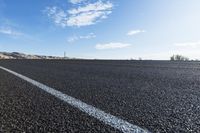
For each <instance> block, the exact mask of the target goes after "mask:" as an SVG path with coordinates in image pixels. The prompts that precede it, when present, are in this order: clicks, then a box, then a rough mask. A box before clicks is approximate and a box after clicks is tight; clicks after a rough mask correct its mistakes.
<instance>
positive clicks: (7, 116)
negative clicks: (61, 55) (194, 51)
mask: <svg viewBox="0 0 200 133" xmlns="http://www.w3.org/2000/svg"><path fill="white" fill-rule="evenodd" d="M0 66H3V67H6V68H9V69H11V70H13V71H15V72H18V73H20V74H23V75H25V76H27V77H29V78H32V79H34V80H36V81H39V82H41V83H44V84H46V85H48V86H50V87H53V88H56V89H57V90H59V91H61V92H63V93H65V94H67V95H70V96H73V97H75V98H77V99H80V100H81V101H83V102H85V103H87V104H89V105H92V106H94V107H97V108H99V109H101V110H103V111H105V112H107V113H111V114H112V115H114V116H117V117H118V118H121V119H124V120H126V121H128V122H129V123H132V124H135V125H138V126H140V127H142V128H144V129H148V130H149V131H151V132H181V133H182V132H183V133H184V132H185V133H189V132H192V133H193V132H197V133H198V132H200V82H199V81H200V63H198V62H197V63H194V62H167V61H84V60H82V61H81V60H67V61H58V60H57V61H56V60H1V61H0ZM11 83H12V84H11ZM0 104H1V105H0V125H1V128H0V131H1V130H2V131H12V130H19V131H23V130H25V131H27V130H30V131H34V130H36V131H50V132H51V131H54V132H58V131H69V132H72V131H74V132H81V131H82V132H118V131H117V130H116V129H114V128H111V127H109V126H107V125H105V124H103V123H102V122H100V121H98V120H96V119H95V118H92V117H90V116H88V115H87V114H84V113H83V112H81V111H79V110H77V109H75V108H73V107H71V106H69V105H67V104H66V103H63V102H62V101H59V100H58V99H56V98H54V97H53V96H50V95H49V94H46V93H45V92H43V91H42V90H39V89H38V88H37V87H34V86H31V85H30V84H29V83H26V82H25V81H22V80H20V79H18V78H17V77H15V76H13V75H11V74H8V73H7V72H4V71H2V70H1V71H0Z"/></svg>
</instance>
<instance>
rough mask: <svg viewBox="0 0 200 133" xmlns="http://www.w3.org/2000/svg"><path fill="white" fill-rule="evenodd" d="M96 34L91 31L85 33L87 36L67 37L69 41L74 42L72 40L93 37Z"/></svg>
mask: <svg viewBox="0 0 200 133" xmlns="http://www.w3.org/2000/svg"><path fill="white" fill-rule="evenodd" d="M95 37H96V35H95V34H94V33H90V34H88V35H85V36H72V37H69V38H68V39H67V41H68V42H70V43H72V42H75V41H77V40H80V39H91V38H95Z"/></svg>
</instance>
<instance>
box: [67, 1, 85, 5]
mask: <svg viewBox="0 0 200 133" xmlns="http://www.w3.org/2000/svg"><path fill="white" fill-rule="evenodd" d="M83 1H86V0H69V2H70V3H72V4H79V3H81V2H83Z"/></svg>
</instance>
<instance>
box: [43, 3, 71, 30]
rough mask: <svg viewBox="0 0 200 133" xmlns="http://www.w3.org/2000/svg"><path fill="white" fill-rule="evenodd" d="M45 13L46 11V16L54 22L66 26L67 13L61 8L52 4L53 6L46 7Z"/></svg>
mask: <svg viewBox="0 0 200 133" xmlns="http://www.w3.org/2000/svg"><path fill="white" fill-rule="evenodd" d="M44 12H45V13H47V15H48V17H50V18H51V19H53V21H54V23H55V24H57V25H59V26H62V27H66V26H67V23H66V21H67V19H68V18H67V13H66V12H65V11H63V10H62V9H60V8H58V7H56V6H54V7H47V8H46V9H45V11H44Z"/></svg>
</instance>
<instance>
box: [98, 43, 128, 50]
mask: <svg viewBox="0 0 200 133" xmlns="http://www.w3.org/2000/svg"><path fill="white" fill-rule="evenodd" d="M129 46H131V44H128V43H115V42H111V43H106V44H97V45H96V46H95V48H96V49H98V50H106V49H120V48H126V47H129Z"/></svg>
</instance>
